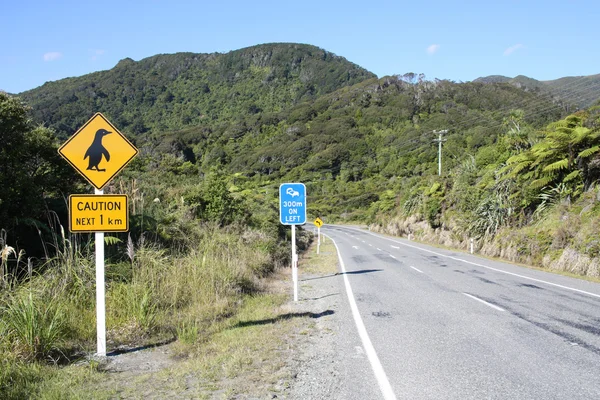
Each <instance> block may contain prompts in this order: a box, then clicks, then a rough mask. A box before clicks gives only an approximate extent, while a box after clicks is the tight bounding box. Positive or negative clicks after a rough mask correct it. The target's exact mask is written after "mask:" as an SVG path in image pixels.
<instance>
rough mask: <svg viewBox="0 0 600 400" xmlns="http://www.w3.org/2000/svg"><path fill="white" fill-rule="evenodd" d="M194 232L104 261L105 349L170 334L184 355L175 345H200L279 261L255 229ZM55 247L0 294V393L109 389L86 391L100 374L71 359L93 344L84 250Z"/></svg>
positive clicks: (91, 290)
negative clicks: (183, 244)
mask: <svg viewBox="0 0 600 400" xmlns="http://www.w3.org/2000/svg"><path fill="white" fill-rule="evenodd" d="M196 240H197V243H195V245H194V246H193V247H192V248H190V249H188V250H186V251H185V253H181V254H178V253H173V252H170V253H167V251H166V250H164V249H161V248H158V247H156V246H155V245H151V244H150V245H148V244H140V245H138V246H137V248H135V256H134V257H133V260H132V262H131V263H129V264H127V263H119V264H118V265H116V266H114V267H113V266H112V265H110V264H109V265H108V266H107V272H108V274H107V275H108V276H109V277H110V279H108V280H107V290H106V304H107V328H108V330H107V347H108V351H111V350H113V349H116V348H120V347H121V346H126V347H128V348H131V347H140V346H147V345H153V344H156V343H159V342H164V341H165V340H166V339H169V338H170V339H171V340H172V339H179V340H178V342H177V345H178V346H179V345H181V346H180V349H181V350H180V352H181V353H182V354H184V353H185V352H186V351H188V350H186V349H185V346H188V347H191V348H196V347H197V346H199V345H201V344H203V343H206V342H207V341H208V340H209V339H210V338H211V337H212V336H213V335H215V334H217V333H219V332H221V331H222V330H223V329H225V328H226V327H227V326H228V325H227V324H229V323H231V322H230V321H231V319H232V318H234V317H235V316H236V315H238V309H240V308H243V307H247V306H245V305H244V304H245V303H246V302H247V301H249V300H248V299H251V298H252V296H259V295H257V294H256V293H259V285H260V279H259V276H263V275H266V274H268V273H270V271H272V270H273V269H274V268H275V267H276V266H277V265H280V264H281V262H282V261H281V260H279V259H278V256H279V254H280V252H279V253H278V244H277V241H276V238H273V237H272V236H268V235H265V234H262V233H261V232H258V231H252V230H250V229H245V230H244V231H242V232H239V231H237V232H236V231H231V230H227V229H221V228H217V227H203V229H202V230H201V231H200V232H198V237H197V238H196ZM61 246H62V247H61V248H63V249H65V250H64V251H63V252H62V253H60V254H59V257H57V258H56V259H53V260H50V261H49V262H48V265H47V267H46V270H45V271H46V272H44V273H43V274H40V275H38V276H33V277H31V278H30V279H29V280H28V281H27V282H24V283H22V284H21V285H19V286H17V287H15V288H13V289H12V290H9V291H3V292H1V293H0V398H2V399H13V398H14V399H20V398H89V397H92V398H105V397H110V395H111V393H112V391H111V390H108V391H107V390H106V389H105V388H98V389H94V390H92V391H89V390H88V389H89V388H88V387H89V385H90V384H92V383H93V382H95V381H102V380H103V379H105V378H106V376H105V374H102V373H100V372H98V371H97V368H96V367H97V365H96V367H94V365H95V364H97V363H95V362H88V361H83V362H82V363H83V364H84V365H85V366H79V365H76V364H75V365H74V364H73V363H74V362H76V361H77V360H82V359H84V358H85V355H86V354H91V353H93V352H94V350H95V345H96V343H95V336H96V332H95V330H96V329H95V327H96V324H95V283H94V280H93V279H94V278H93V253H91V254H90V253H86V252H84V251H83V250H81V248H77V247H76V246H72V245H71V242H69V241H68V240H67V239H65V238H64V236H63V244H62V245H61ZM249 296H250V297H249ZM259 298H260V297H259ZM267 298H268V297H267ZM272 301H275V300H272ZM250 308H252V307H250ZM242 315H243V314H242ZM238 364H239V362H238ZM79 383H81V384H79ZM79 387H81V390H80V389H78V388H79ZM55 394H56V395H55Z"/></svg>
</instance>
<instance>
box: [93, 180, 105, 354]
mask: <svg viewBox="0 0 600 400" xmlns="http://www.w3.org/2000/svg"><path fill="white" fill-rule="evenodd" d="M95 194H96V195H103V194H104V191H102V190H98V189H95ZM95 236H96V243H95V247H96V338H97V343H98V353H97V355H98V356H101V357H105V356H106V305H105V295H104V290H105V288H104V232H96V233H95Z"/></svg>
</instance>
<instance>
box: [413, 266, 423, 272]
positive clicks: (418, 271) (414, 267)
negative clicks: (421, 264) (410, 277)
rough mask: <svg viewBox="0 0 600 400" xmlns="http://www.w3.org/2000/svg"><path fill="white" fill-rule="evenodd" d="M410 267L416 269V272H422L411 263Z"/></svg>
mask: <svg viewBox="0 0 600 400" xmlns="http://www.w3.org/2000/svg"><path fill="white" fill-rule="evenodd" d="M410 267H411V268H412V269H414V270H415V271H417V272H420V273H423V271H421V270H420V269H419V268H415V267H413V266H412V265H411V266H410Z"/></svg>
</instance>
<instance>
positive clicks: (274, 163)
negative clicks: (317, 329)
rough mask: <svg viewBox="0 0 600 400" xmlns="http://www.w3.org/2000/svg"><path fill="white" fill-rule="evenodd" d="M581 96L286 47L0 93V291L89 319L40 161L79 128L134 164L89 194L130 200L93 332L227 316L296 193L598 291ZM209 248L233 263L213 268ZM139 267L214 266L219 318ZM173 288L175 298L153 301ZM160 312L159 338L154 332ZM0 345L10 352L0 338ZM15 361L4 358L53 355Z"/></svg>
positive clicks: (80, 254)
mask: <svg viewBox="0 0 600 400" xmlns="http://www.w3.org/2000/svg"><path fill="white" fill-rule="evenodd" d="M545 86H547V87H551V90H550V89H544V87H545ZM598 98H600V83H598V81H597V77H580V78H565V79H563V80H558V81H555V82H553V83H547V82H546V83H540V82H538V81H534V80H532V79H529V78H527V79H525V78H524V77H517V78H514V79H509V78H505V77H487V78H482V79H480V80H478V81H474V82H465V83H457V82H452V81H448V80H438V79H433V80H430V79H427V78H426V77H425V76H423V75H418V74H414V73H408V74H404V75H396V76H386V77H381V78H378V77H376V76H375V75H374V74H372V73H370V72H368V71H366V70H364V69H363V68H361V67H359V66H357V65H355V64H352V63H351V62H349V61H347V60H346V59H344V58H343V57H339V56H336V55H334V54H332V53H330V52H327V51H325V50H322V49H319V48H316V47H313V46H309V45H299V44H268V45H260V46H254V47H250V48H246V49H241V50H237V51H232V52H230V53H226V54H193V53H179V54H173V55H157V56H154V57H150V58H147V59H143V60H141V61H138V62H136V61H133V60H131V59H126V60H122V61H120V62H119V63H118V64H117V65H116V66H115V67H114V68H113V69H111V70H109V71H102V72H96V73H93V74H89V75H85V76H82V77H77V78H68V79H64V80H61V81H57V82H49V83H46V84H45V85H43V86H41V87H39V88H36V89H33V90H30V91H27V92H24V93H21V94H19V95H18V96H9V95H7V94H3V93H0V140H1V141H2V143H3V146H2V147H0V168H1V173H0V183H1V184H2V187H3V190H2V191H0V228H2V231H1V235H0V249H1V250H2V258H1V260H2V264H1V266H2V269H1V270H0V274H1V275H0V288H2V290H4V291H5V292H7V293H21V292H20V291H19V290H20V289H19V288H27V287H31V286H30V285H33V283H34V282H37V281H36V280H35V279H34V278H33V277H34V276H37V275H40V276H46V278H44V279H46V280H47V281H46V282H51V283H52V284H51V285H48V284H45V285H43V287H44V288H45V289H43V290H39V291H37V292H36V293H37V294H36V296H37V298H38V300H39V299H42V300H43V301H45V304H48V307H50V306H51V305H52V304H53V303H52V302H51V301H50V299H52V298H54V297H53V296H56V293H57V291H63V292H68V293H70V295H71V296H72V297H73V298H74V299H75V300H73V301H72V302H69V303H68V304H67V305H65V306H64V307H66V308H67V309H69V310H71V311H73V312H74V313H79V314H82V315H84V316H85V318H87V319H88V320H89V319H91V318H93V316H92V315H90V314H89V311H85V309H84V308H85V306H86V305H87V306H89V305H90V304H91V302H92V301H93V291H92V288H93V285H92V277H91V276H90V274H89V269H87V268H83V267H82V265H83V266H88V267H89V265H90V262H91V258H92V257H91V254H92V251H93V250H92V249H91V248H90V241H89V240H90V237H88V235H71V234H69V233H68V227H67V218H66V215H67V210H66V201H65V199H66V197H67V196H68V195H69V194H71V193H87V192H90V188H89V186H88V185H86V184H85V183H84V181H83V179H82V178H80V177H79V176H78V175H77V174H76V173H75V172H74V171H72V170H71V169H70V167H68V165H67V163H66V162H65V161H64V160H62V159H60V157H59V156H58V154H57V152H56V149H57V148H58V146H59V145H60V144H61V143H62V142H64V140H65V139H66V138H68V137H69V136H70V135H72V134H73V133H74V132H75V131H76V130H77V129H78V128H79V127H80V126H81V125H83V124H84V123H85V122H86V121H87V120H88V119H89V118H90V117H91V116H92V115H93V114H94V113H96V112H102V113H103V114H104V115H105V116H106V117H107V118H108V119H109V120H110V121H111V122H112V123H113V124H114V125H116V126H117V127H118V128H119V129H120V130H121V131H122V132H123V133H124V134H125V135H126V136H127V137H128V138H129V139H130V140H131V141H132V142H133V143H135V144H136V146H137V147H138V148H140V154H139V155H138V157H137V158H136V159H135V160H134V161H133V162H132V163H131V164H130V165H129V166H128V167H127V168H126V169H125V170H124V171H123V173H121V174H120V175H119V177H118V178H116V179H115V180H113V182H111V183H110V184H109V185H108V186H107V187H106V188H105V192H106V193H124V194H128V195H129V198H130V204H131V209H130V219H131V221H130V232H129V233H128V234H117V235H113V237H112V239H108V241H109V242H110V243H109V244H110V246H109V248H108V250H107V256H108V258H109V267H108V272H109V278H108V280H109V287H110V288H111V289H109V292H108V296H109V298H110V299H112V300H109V302H110V301H114V302H116V303H115V304H117V303H118V304H120V305H121V306H122V307H120V311H115V314H114V315H112V317H110V318H113V319H112V320H111V321H112V323H114V324H117V325H118V324H128V323H129V324H130V325H131V321H135V324H134V325H135V327H136V328H135V329H134V330H133V331H132V332H129V334H130V335H133V334H134V333H135V334H139V333H140V332H155V333H156V332H163V333H164V332H170V331H177V332H179V333H181V332H183V331H185V330H186V329H187V328H186V327H189V326H190V325H189V324H195V323H196V322H198V321H199V320H198V319H193V318H199V319H200V320H201V321H205V320H206V319H207V318H208V319H210V318H211V317H216V316H219V315H229V314H228V313H231V309H232V308H233V309H234V308H235V304H236V301H237V300H236V299H237V297H236V296H240V295H241V294H243V293H248V292H252V291H253V290H256V288H257V287H258V286H257V284H256V279H258V278H259V277H261V276H264V275H265V274H268V273H269V272H270V271H272V270H273V268H275V266H276V265H282V264H284V263H286V262H287V261H288V258H287V257H288V256H287V253H286V251H285V249H284V247H282V246H283V245H282V243H283V241H284V240H285V239H286V230H285V229H283V227H282V226H281V225H279V223H278V219H277V193H278V192H277V188H278V186H279V184H280V183H282V182H292V181H298V182H303V183H305V184H306V186H307V192H308V210H309V213H310V214H311V216H313V217H316V216H317V215H319V216H321V217H322V218H323V219H324V220H325V223H331V222H351V223H363V224H369V225H370V226H371V228H372V229H375V230H381V231H386V232H389V233H392V234H397V235H407V234H411V235H412V237H415V238H416V239H418V240H424V241H429V242H435V243H440V244H443V245H447V246H453V247H459V248H466V244H467V243H468V241H469V240H470V239H471V238H473V239H474V240H475V241H476V244H477V251H479V252H482V253H484V254H488V255H492V256H502V257H505V258H508V259H510V260H513V261H518V262H524V263H528V264H531V265H535V266H539V267H542V266H543V267H547V268H554V269H559V270H566V271H570V272H574V273H577V274H580V275H588V276H596V277H597V276H598V275H600V242H599V241H598V240H597V239H596V237H595V232H597V226H598V225H600V188H598V186H597V183H598V180H599V179H600V107H599V105H600V104H599V103H598ZM441 130H443V131H445V132H446V133H445V134H444V135H443V140H444V141H443V144H442V161H441V165H442V167H441V174H438V162H439V160H438V156H439V155H438V143H437V142H435V141H434V139H438V135H437V134H434V131H441ZM565 221H567V223H565ZM302 240H303V243H304V244H306V243H307V241H308V237H307V236H306V237H303V239H302ZM198 246H203V247H198ZM228 246H233V247H235V249H236V251H238V252H240V255H235V256H232V254H231V253H228V252H226V253H223V250H222V249H224V248H227V247H228ZM203 249H204V250H203ZM150 255H152V256H155V257H157V258H158V259H160V260H163V261H164V262H165V263H166V265H169V266H173V267H175V266H177V265H180V264H181V263H183V265H188V264H189V266H190V268H192V266H193V265H196V264H198V263H201V265H202V268H204V266H205V265H206V263H207V261H206V260H207V259H208V260H209V261H208V263H215V265H219V266H220V267H219V268H221V270H220V271H221V272H220V273H222V275H220V276H221V278H222V281H214V280H213V281H212V285H215V286H214V287H212V289H211V290H209V292H211V293H213V296H216V298H217V299H219V298H221V299H224V298H228V299H229V300H227V301H226V303H227V304H224V303H219V302H218V301H217V302H216V305H213V306H210V307H208V306H206V304H208V303H209V302H211V301H214V300H215V298H212V297H211V298H210V299H204V298H203V299H196V298H195V297H194V295H193V294H192V293H188V292H186V291H185V290H183V289H181V288H179V286H177V285H180V284H182V283H181V282H170V281H169V279H168V278H167V277H166V276H165V275H161V274H164V273H165V271H166V270H168V268H166V269H156V268H158V267H156V264H155V263H153V262H152V261H150ZM203 257H204V258H203ZM207 257H208V258H207ZM232 257H233V258H232ZM235 257H238V258H235ZM82 260H84V261H82ZM85 260H87V261H85ZM167 260H170V261H167ZM182 260H183V261H182ZM199 260H201V261H199ZM75 261H76V262H75ZM194 263H195V264H194ZM234 264H235V265H236V267H235V268H234V269H233V270H232V269H231V268H233V267H232V265H234ZM169 268H170V267H169ZM194 268H195V267H194ZM202 271H204V270H202ZM227 271H229V272H227ZM202 273H203V274H204V273H207V272H202ZM48 277H50V278H48ZM202 277H204V275H202V276H200V275H198V276H197V278H198V279H202ZM213 279H214V278H213ZM169 285H171V286H169ZM173 287H177V288H179V289H181V290H183V292H182V293H184V294H183V296H184V300H181V301H179V300H177V299H175V298H173V297H169V296H167V295H166V294H164V293H167V292H169V291H170V290H172V289H173ZM128 288H129V289H128ZM130 289H131V290H130ZM179 289H178V290H179ZM127 290H130V292H129V293H133V294H131V296H130V297H127V296H128V295H127V294H126V291H127ZM23 293H25V294H12V295H7V296H5V297H6V299H8V300H5V301H4V303H3V304H5V306H2V307H4V308H3V309H2V310H4V311H0V312H4V313H9V314H10V312H9V311H7V310H11V307H12V308H13V309H14V308H15V307H17V308H18V307H19V305H20V304H21V305H23V304H24V305H23V307H26V306H27V304H30V303H27V301H29V300H27V299H32V297H31V296H32V295H31V292H30V293H29V294H27V293H26V292H23ZM163 294H164V296H163ZM23 296H25V297H23ZM27 296H29V297H27ZM186 296H187V297H186ZM219 296H222V297H219ZM227 296H231V297H227ZM34 297H35V296H34ZM31 301H33V300H31ZM119 302H121V303H119ZM6 304H7V305H6ZM200 304H204V306H202V307H205V306H206V307H205V308H202V312H200V313H199V314H193V315H199V316H197V317H193V318H192V313H191V311H193V310H196V311H197V307H200ZM194 307H196V309H194ZM44 310H46V311H44V312H47V310H48V309H44ZM173 310H177V313H180V314H177V315H179V317H177V318H176V320H175V321H173V320H169V319H168V318H167V315H175V314H174V312H173ZM182 310H185V311H182ZM54 311H56V310H54ZM56 312H57V311H56ZM85 318H84V319H85ZM203 318H204V319H203ZM63 322H64V326H65V327H68V332H67V333H65V332H62V333H61V335H63V336H64V338H65V342H64V343H63V344H62V347H61V349H62V350H61V351H63V352H64V353H68V351H67V350H66V347H65V346H67V345H68V346H71V347H70V348H72V349H81V348H82V347H85V346H89V343H90V340H92V336H93V335H92V334H91V333H90V332H89V331H84V328H83V327H82V326H81V324H79V323H77V322H75V321H63ZM194 326H196V325H194ZM3 329H4V331H3ZM136 329H137V330H136ZM1 332H5V334H6V337H13V338H14V337H15V335H17V336H18V332H15V330H14V329H12V330H11V329H10V326H8V325H6V326H0V333H1ZM125 336H127V335H125ZM81 337H84V338H85V340H84V341H83V342H81V341H77V340H75V338H81ZM86 340H87V342H86ZM123 340H125V339H123ZM3 343H4V344H5V345H6V343H7V342H3ZM22 343H25V344H23V348H20V349H19V351H18V352H16V353H14V352H11V354H12V356H11V357H13V358H15V357H16V358H20V359H27V360H30V359H36V358H40V357H42V358H43V357H44V356H47V355H48V354H54V353H52V352H53V351H55V347H52V346H50V347H48V348H40V347H39V346H38V347H36V345H35V344H34V343H30V344H29V345H26V343H27V342H26V341H25V339H23V340H22ZM65 343H67V344H65ZM28 346H29V347H28ZM1 348H2V346H0V349H1ZM73 351H76V350H72V352H71V353H69V354H72V353H73ZM7 365H8V364H7ZM11 365H12V364H11ZM12 371H13V372H10V371H9V372H7V373H6V374H7V375H4V378H3V375H2V373H0V387H1V385H2V382H7V381H6V379H16V378H14V376H16V375H15V374H17V375H18V371H17V372H15V371H16V370H12ZM11 374H12V375H11ZM6 377H8V378H6ZM2 379H5V380H4V381H3V380H2ZM0 393H2V392H0Z"/></svg>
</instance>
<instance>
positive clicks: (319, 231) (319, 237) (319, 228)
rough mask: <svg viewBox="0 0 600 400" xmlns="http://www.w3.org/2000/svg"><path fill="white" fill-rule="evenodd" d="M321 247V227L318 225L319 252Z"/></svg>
mask: <svg viewBox="0 0 600 400" xmlns="http://www.w3.org/2000/svg"><path fill="white" fill-rule="evenodd" d="M320 247H321V227H320V226H319V227H317V254H319V251H320Z"/></svg>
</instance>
